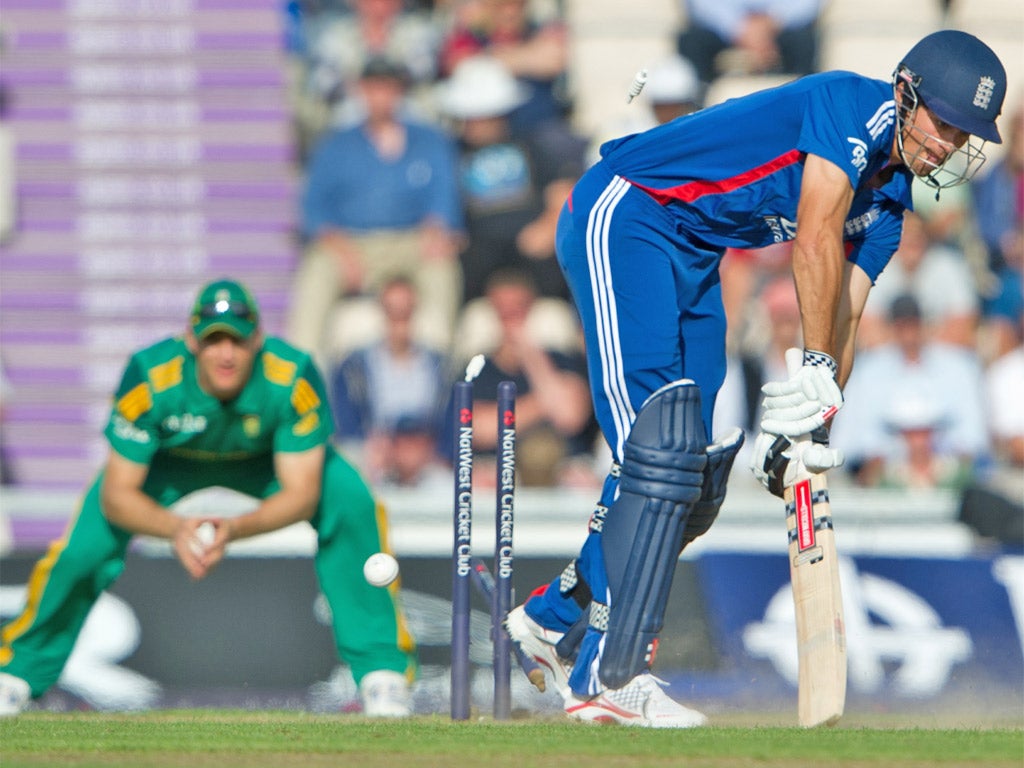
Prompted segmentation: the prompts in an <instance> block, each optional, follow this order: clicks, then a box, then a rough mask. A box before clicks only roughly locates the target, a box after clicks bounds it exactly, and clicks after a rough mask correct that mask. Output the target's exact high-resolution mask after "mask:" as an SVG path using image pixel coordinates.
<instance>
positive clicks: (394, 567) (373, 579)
mask: <svg viewBox="0 0 1024 768" xmlns="http://www.w3.org/2000/svg"><path fill="white" fill-rule="evenodd" d="M363 576H365V577H366V580H367V581H368V582H370V583H371V584H373V586H375V587H386V586H387V585H388V584H390V583H391V582H392V581H394V580H395V579H397V578H398V561H397V560H395V558H393V557H392V556H391V555H389V554H388V553H386V552H378V553H377V554H375V555H370V556H369V557H368V558H366V562H365V563H363Z"/></svg>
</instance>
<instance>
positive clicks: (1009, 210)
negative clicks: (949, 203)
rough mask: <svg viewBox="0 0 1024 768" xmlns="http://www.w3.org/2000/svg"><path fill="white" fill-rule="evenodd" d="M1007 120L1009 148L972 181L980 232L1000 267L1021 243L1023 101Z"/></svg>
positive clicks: (991, 261)
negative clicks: (1010, 251)
mask: <svg viewBox="0 0 1024 768" xmlns="http://www.w3.org/2000/svg"><path fill="white" fill-rule="evenodd" d="M1009 118H1010V119H1009V120H1007V121H1006V128H1005V131H1006V134H1007V136H1006V150H1005V152H1004V153H1003V155H1002V157H1000V158H999V160H997V161H996V162H995V164H994V165H993V166H992V167H991V168H989V169H987V172H986V173H984V174H983V175H981V176H979V177H977V178H975V179H974V180H973V181H972V182H971V193H972V199H973V201H974V215H975V217H976V219H977V222H978V232H979V234H980V235H981V239H982V240H983V241H984V242H985V246H986V247H987V248H988V253H989V264H990V265H991V266H992V268H993V269H995V270H997V271H998V270H999V269H1000V267H1001V266H1002V265H1003V264H1004V263H1005V262H1006V261H1007V259H1006V252H1007V251H1008V250H1013V248H1015V247H1019V246H1017V245H1016V244H1015V241H1016V240H1017V238H1019V237H1020V231H1021V226H1022V222H1024V102H1022V103H1021V104H1020V105H1019V106H1018V107H1017V109H1016V110H1015V111H1014V112H1013V114H1011V115H1010V116H1009Z"/></svg>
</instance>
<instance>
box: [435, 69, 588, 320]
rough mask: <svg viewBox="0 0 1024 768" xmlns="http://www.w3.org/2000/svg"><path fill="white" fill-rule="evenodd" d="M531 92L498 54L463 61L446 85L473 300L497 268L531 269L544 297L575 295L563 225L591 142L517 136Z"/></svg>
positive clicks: (554, 134) (467, 287)
mask: <svg viewBox="0 0 1024 768" xmlns="http://www.w3.org/2000/svg"><path fill="white" fill-rule="evenodd" d="M525 98H526V94H525V91H524V89H523V87H522V86H521V84H519V83H517V82H516V80H515V79H514V78H513V77H512V76H511V74H510V73H509V72H508V70H507V68H506V67H505V66H504V65H503V64H502V63H501V62H500V61H499V60H498V59H496V58H493V57H490V56H476V57H473V58H469V59H465V60H464V61H462V62H461V63H460V64H459V66H458V68H457V69H456V71H455V73H454V74H453V75H452V77H451V78H450V79H449V80H448V82H447V83H446V84H445V88H444V91H443V92H442V97H441V108H442V110H443V111H444V113H445V114H446V115H447V116H448V117H449V118H450V119H451V120H452V121H453V128H454V130H455V132H456V133H457V135H458V137H459V142H460V156H459V162H458V168H459V169H458V178H459V187H460V190H461V193H462V200H463V204H464V207H465V221H466V232H467V238H466V242H465V248H464V249H463V251H462V254H461V261H462V274H463V278H464V281H465V282H464V290H463V297H464V300H465V301H467V302H468V301H470V300H472V299H474V298H477V297H479V296H482V295H483V293H484V287H485V285H486V284H487V280H488V279H489V277H490V275H491V274H493V273H494V271H495V270H497V269H503V268H515V269H518V270H522V271H524V272H528V273H529V274H530V275H531V277H532V278H533V281H534V282H535V283H536V285H537V287H538V291H539V293H540V294H541V295H543V296H556V297H562V298H565V297H567V296H568V288H567V287H566V284H565V278H564V277H563V276H562V272H561V269H560V268H559V266H558V262H557V261H556V259H555V227H556V224H557V222H558V214H559V211H560V210H561V206H562V203H564V202H565V199H566V197H567V196H568V194H569V190H570V189H571V188H572V185H573V183H574V182H575V180H576V179H577V178H579V175H580V173H581V172H582V169H583V154H584V151H585V143H584V142H583V141H581V140H578V139H577V138H576V137H575V136H572V135H569V134H566V133H563V132H561V131H556V130H552V131H540V132H538V133H536V134H534V135H533V136H531V137H521V138H515V137H513V136H512V133H511V130H510V124H509V116H510V115H511V113H512V112H513V111H514V109H515V108H516V105H518V104H521V103H522V102H523V100H524V99H525Z"/></svg>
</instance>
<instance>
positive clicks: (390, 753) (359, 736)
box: [0, 710, 1024, 768]
mask: <svg viewBox="0 0 1024 768" xmlns="http://www.w3.org/2000/svg"><path fill="white" fill-rule="evenodd" d="M676 765H680V766H683V765H685V766H688V767H689V768H739V767H740V766H756V767H757V768H782V767H783V766H785V767H786V768H816V767H817V766H821V767H822V768H824V767H825V766H843V767H845V768H862V767H863V768H867V767H868V766H876V767H879V768H881V767H883V766H884V767H888V766H906V767H907V768H918V766H919V767H920V768H931V766H944V767H946V768H953V767H954V766H978V768H980V767H981V766H985V767H986V768H1003V767H1004V766H1006V767H1007V768H1009V767H1010V766H1012V767H1013V768H1020V767H1021V766H1022V765H1024V731H1022V730H1021V729H1020V728H1016V727H1010V728H993V729H945V728H936V729H919V728H901V729H893V728H878V727H865V726H861V725H856V724H855V725H851V726H843V727H839V728H834V729H828V730H825V729H820V730H803V729H798V728H786V727H723V726H718V727H711V728H702V729H697V730H689V731H674V730H647V729H630V728H623V727H600V726H586V725H581V724H578V723H575V724H574V723H570V722H566V721H562V720H560V719H558V720H540V719H534V720H515V721H512V722H510V723H495V722H493V721H491V720H480V721H474V722H467V723H452V722H451V721H449V720H448V719H447V718H444V717H441V716H433V717H419V718H414V719H412V720H408V721H394V722H391V721H370V720H365V719H362V718H359V717H355V716H344V715H311V714H303V713H296V712H252V711H233V710H187V711H185V710H178V711H158V712H150V713H146V714H138V715H108V714H100V713H75V714H54V713H43V712H30V713H26V714H24V715H22V716H20V717H18V718H14V719H9V720H4V721H0V766H3V768H21V767H22V766H33V767H38V766H68V767H69V768H86V767H88V768H100V767H102V768H110V766H133V767H137V768H148V767H152V768H165V767H167V766H188V767H189V768H206V767H207V766H210V767H211V768H212V766H253V767H254V768H293V767H294V766H303V768H319V766H356V767H357V768H383V766H388V767H389V768H390V766H396V768H420V767H421V766H441V767H442V768H506V766H507V767H508V768H556V767H557V768H572V767H573V766H595V768H597V767H600V768H606V767H607V768H619V767H620V766H621V767H622V768H625V767H626V766H629V767H630V768H643V766H676Z"/></svg>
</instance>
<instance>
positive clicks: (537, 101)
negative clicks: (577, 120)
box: [441, 0, 569, 136]
mask: <svg viewBox="0 0 1024 768" xmlns="http://www.w3.org/2000/svg"><path fill="white" fill-rule="evenodd" d="M481 54H486V55H488V56H492V57H494V58H495V59H497V60H498V61H500V62H501V63H502V64H504V65H505V68H506V69H507V70H508V71H509V72H511V73H512V75H513V76H514V77H515V78H516V80H517V81H518V82H519V84H520V85H521V86H522V89H523V93H524V98H523V99H522V100H521V101H520V103H518V104H517V105H516V106H515V108H514V109H513V110H512V111H511V112H510V113H509V124H510V126H511V129H512V132H513V133H514V134H516V135H517V136H523V135H527V134H530V133H532V132H533V131H534V130H536V129H537V128H538V127H540V126H541V125H543V124H545V123H548V122H561V121H563V120H564V113H565V111H566V103H565V101H566V100H565V96H564V93H563V92H564V89H565V79H566V74H567V71H568V65H569V47H568V32H567V30H566V27H565V24H564V23H563V21H562V20H561V19H560V18H558V17H553V18H546V19H535V18H534V17H533V16H532V15H531V8H530V3H529V0H455V10H454V17H453V20H452V27H451V29H450V31H449V32H448V34H447V36H446V37H445V39H444V41H443V42H442V45H441V74H442V76H443V77H450V76H451V75H453V74H454V73H455V69H456V68H457V67H458V65H459V64H460V63H462V61H463V60H465V59H468V58H471V57H475V56H479V55H481Z"/></svg>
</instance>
